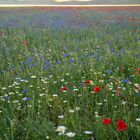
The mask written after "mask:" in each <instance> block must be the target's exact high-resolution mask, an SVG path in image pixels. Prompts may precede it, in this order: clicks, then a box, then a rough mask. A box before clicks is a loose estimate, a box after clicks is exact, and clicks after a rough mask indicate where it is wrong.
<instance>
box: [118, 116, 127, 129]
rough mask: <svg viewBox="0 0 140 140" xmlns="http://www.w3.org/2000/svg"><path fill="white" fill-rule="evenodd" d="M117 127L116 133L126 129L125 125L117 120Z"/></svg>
mask: <svg viewBox="0 0 140 140" xmlns="http://www.w3.org/2000/svg"><path fill="white" fill-rule="evenodd" d="M117 125H118V127H117V129H118V131H126V130H127V128H128V126H127V124H126V123H125V122H124V121H123V120H121V119H119V120H118V122H117Z"/></svg>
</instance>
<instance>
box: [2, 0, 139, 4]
mask: <svg viewBox="0 0 140 140" xmlns="http://www.w3.org/2000/svg"><path fill="white" fill-rule="evenodd" d="M0 4H35V5H36V4H46V5H49V4H62V5H63V4H140V0H0Z"/></svg>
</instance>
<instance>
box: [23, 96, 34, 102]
mask: <svg viewBox="0 0 140 140" xmlns="http://www.w3.org/2000/svg"><path fill="white" fill-rule="evenodd" d="M22 100H23V101H30V100H32V99H31V98H29V97H24V98H23V99H22Z"/></svg>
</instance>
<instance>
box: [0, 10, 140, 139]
mask: <svg viewBox="0 0 140 140" xmlns="http://www.w3.org/2000/svg"><path fill="white" fill-rule="evenodd" d="M45 12H46V11H44V12H43V14H44V13H45ZM46 13H47V12H46ZM62 13H63V14H62ZM43 14H37V13H35V14H33V15H30V14H29V15H27V16H23V17H22V20H21V19H20V20H18V18H17V17H16V18H17V19H14V17H12V18H11V17H9V16H8V17H6V16H5V15H6V14H5V15H4V13H3V15H4V17H2V15H1V19H3V20H1V23H0V25H1V29H0V64H1V65H0V139H1V140H45V139H50V140H69V139H74V140H139V138H140V102H139V100H140V56H139V54H140V34H139V30H140V26H139V18H138V17H137V16H135V17H134V16H133V17H132V16H131V14H132V13H130V15H129V14H126V13H124V17H122V16H120V15H119V14H117V15H116V14H115V13H114V14H115V15H114V14H113V13H111V14H109V13H106V14H103V13H102V12H101V13H100V12H96V13H95V12H93V11H89V12H87V11H86V12H84V11H81V12H80V11H79V12H78V11H76V12H75V15H76V16H70V15H71V14H70V12H69V11H65V12H64V11H63V12H62V11H54V12H53V13H51V14H52V15H53V16H51V17H48V16H47V15H46V16H44V15H43ZM51 14H50V15H51ZM112 14H113V15H112ZM41 15H42V16H41ZM135 15H136V14H135ZM137 15H138V12H137ZM14 16H15V15H14ZM35 17H37V18H35ZM45 17H46V20H45ZM67 17H68V18H67ZM20 18H21V17H20ZM36 19H43V21H41V20H40V21H38V20H36ZM47 19H49V20H47ZM8 20H9V21H10V22H9V23H11V24H9V23H8ZM12 21H13V22H12ZM44 21H46V22H44ZM15 23H20V24H15ZM23 23H24V24H23ZM48 23H49V24H48ZM29 25H30V26H29ZM31 25H32V26H31Z"/></svg>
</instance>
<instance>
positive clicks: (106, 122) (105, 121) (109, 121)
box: [103, 118, 112, 126]
mask: <svg viewBox="0 0 140 140" xmlns="http://www.w3.org/2000/svg"><path fill="white" fill-rule="evenodd" d="M103 123H104V125H106V126H108V125H110V124H111V123H112V120H111V119H110V118H105V119H104V120H103Z"/></svg>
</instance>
